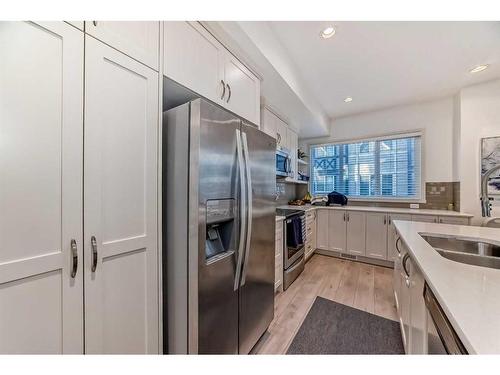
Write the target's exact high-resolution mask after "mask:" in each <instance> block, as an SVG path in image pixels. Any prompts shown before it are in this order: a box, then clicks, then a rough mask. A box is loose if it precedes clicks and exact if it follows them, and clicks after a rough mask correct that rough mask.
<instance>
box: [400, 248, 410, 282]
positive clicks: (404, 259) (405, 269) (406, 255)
mask: <svg viewBox="0 0 500 375" xmlns="http://www.w3.org/2000/svg"><path fill="white" fill-rule="evenodd" d="M408 258H410V254H408V253H406V254H405V256H404V257H403V260H402V262H401V263H402V264H403V270H404V271H405V274H406V276H407V277H410V272H408V269H407V268H406V261H407V260H408Z"/></svg>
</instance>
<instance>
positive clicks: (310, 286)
mask: <svg viewBox="0 0 500 375" xmlns="http://www.w3.org/2000/svg"><path fill="white" fill-rule="evenodd" d="M316 296H320V297H323V298H328V299H330V300H332V301H336V302H339V303H342V304H344V305H348V306H352V307H354V308H357V309H360V310H364V311H367V312H370V313H372V314H376V315H380V316H383V317H385V318H388V319H392V320H397V318H396V307H395V304H394V296H393V289H392V269H390V268H385V267H379V266H373V265H369V264H364V263H358V262H352V261H349V260H344V259H338V258H333V257H328V256H324V255H319V254H315V255H313V257H312V258H311V259H310V260H309V261H308V262H307V263H306V266H305V270H304V272H302V274H301V275H300V276H299V277H298V278H297V280H295V282H294V283H293V284H292V285H291V286H290V287H289V288H288V289H287V290H286V291H285V292H282V293H278V294H277V295H276V299H275V305H274V320H273V321H272V322H271V325H270V326H269V330H268V332H267V333H266V334H265V335H264V337H262V338H261V340H260V342H259V343H258V344H257V345H256V347H255V348H254V350H253V353H256V354H284V353H286V351H287V349H288V346H289V345H290V343H291V342H292V339H293V337H294V336H295V334H296V333H297V331H298V329H299V327H300V326H301V324H302V322H303V320H304V318H305V316H306V315H307V313H308V311H309V309H310V307H311V306H312V303H313V302H314V300H315V299H316Z"/></svg>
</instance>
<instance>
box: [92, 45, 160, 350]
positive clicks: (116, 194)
mask: <svg viewBox="0 0 500 375" xmlns="http://www.w3.org/2000/svg"><path fill="white" fill-rule="evenodd" d="M86 38H87V40H86V52H85V147H86V152H85V160H84V165H85V168H84V176H85V178H84V181H85V189H84V191H85V195H84V202H85V204H84V224H85V238H84V244H85V262H84V267H85V327H86V332H85V346H86V352H87V353H121V354H132V353H135V354H138V353H157V352H158V275H157V255H158V254H157V220H156V217H157V216H156V215H157V211H156V210H157V198H156V197H157V177H156V175H157V173H156V166H157V158H158V155H157V151H156V150H157V133H158V73H157V72H155V71H154V70H152V69H150V68H148V67H147V66H145V65H143V64H140V63H138V62H137V61H135V60H134V59H132V58H130V57H128V56H126V55H124V54H122V53H120V52H118V51H116V50H115V49H113V48H111V47H109V46H107V45H105V44H103V43H101V42H99V41H97V40H95V39H93V38H91V37H89V36H86Z"/></svg>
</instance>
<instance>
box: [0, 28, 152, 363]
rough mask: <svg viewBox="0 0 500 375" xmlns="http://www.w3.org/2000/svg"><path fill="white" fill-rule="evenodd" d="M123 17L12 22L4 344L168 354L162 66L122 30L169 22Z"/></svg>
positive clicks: (1, 312) (0, 327)
mask: <svg viewBox="0 0 500 375" xmlns="http://www.w3.org/2000/svg"><path fill="white" fill-rule="evenodd" d="M86 24H87V23H86ZM124 24H125V25H123V23H122V24H120V25H119V27H120V29H119V30H118V31H119V32H113V24H112V23H111V24H109V25H103V26H106V30H104V31H103V32H98V31H97V30H96V28H99V23H96V25H95V24H93V26H92V32H93V35H95V36H96V38H100V39H101V40H98V39H96V38H95V37H93V36H91V35H89V34H85V33H84V32H83V31H81V30H79V29H77V28H76V27H74V26H71V25H70V24H68V23H65V22H47V23H45V22H41V23H32V22H1V23H0V50H1V51H2V58H1V59H0V72H1V73H0V103H1V105H0V134H1V137H0V147H1V150H2V156H1V158H0V176H1V183H0V353H2V354H4V353H123V354H127V353H158V350H159V342H158V341H159V337H158V334H159V329H158V324H159V316H158V263H157V262H158V245H157V237H158V234H157V211H156V210H157V186H158V180H157V179H158V176H157V149H158V135H157V134H158V118H159V117H158V113H159V107H158V106H159V101H158V82H159V78H158V72H157V71H156V70H155V69H154V68H155V67H156V68H157V67H158V63H157V62H156V63H155V58H154V56H155V54H154V53H153V52H152V51H150V52H151V53H148V51H147V49H148V48H149V47H148V46H145V47H144V48H139V47H138V46H132V48H129V50H128V51H121V50H120V46H123V45H125V44H124V41H123V40H122V41H120V40H119V37H120V35H124V36H126V37H127V38H130V35H131V33H134V32H137V37H136V38H131V40H133V41H134V42H136V43H140V41H141V40H142V39H144V33H148V35H155V33H156V36H157V38H158V43H156V45H154V44H155V43H152V45H153V47H154V48H158V45H159V33H160V29H159V22H147V23H146V24H147V25H144V24H145V23H144V22H137V23H136V22H130V23H129V24H130V31H129V32H128V33H127V32H125V31H124V30H126V28H127V25H126V24H127V23H124ZM86 29H87V28H86ZM154 30H156V31H154ZM109 35H112V38H109V39H107V38H108V36H109ZM141 38H142V39H141ZM147 39H148V40H150V38H149V37H148V38H147ZM134 51H138V52H137V54H134ZM124 52H125V53H124ZM156 56H157V55H156ZM151 66H152V67H151Z"/></svg>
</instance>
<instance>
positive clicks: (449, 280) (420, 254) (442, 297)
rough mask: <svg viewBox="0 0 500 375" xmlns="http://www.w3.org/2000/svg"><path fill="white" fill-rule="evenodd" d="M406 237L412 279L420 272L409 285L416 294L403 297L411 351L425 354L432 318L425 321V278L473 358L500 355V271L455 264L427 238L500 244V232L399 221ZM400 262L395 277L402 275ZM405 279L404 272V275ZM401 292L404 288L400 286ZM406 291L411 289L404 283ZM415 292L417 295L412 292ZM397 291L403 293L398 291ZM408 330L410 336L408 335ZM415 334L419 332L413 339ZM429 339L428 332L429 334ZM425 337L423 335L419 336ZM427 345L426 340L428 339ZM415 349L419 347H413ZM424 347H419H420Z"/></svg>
mask: <svg viewBox="0 0 500 375" xmlns="http://www.w3.org/2000/svg"><path fill="white" fill-rule="evenodd" d="M394 224H395V227H396V230H397V233H398V234H399V236H400V238H401V244H400V246H399V247H400V249H401V253H402V254H403V253H404V252H408V254H409V258H410V260H411V261H410V267H408V266H407V269H408V268H409V269H410V270H409V271H410V275H411V273H412V271H417V272H416V275H417V278H416V279H417V281H416V282H415V281H414V280H413V279H412V276H414V275H415V273H413V275H411V276H410V278H409V279H408V281H407V283H406V284H407V285H408V289H409V290H410V292H404V291H403V292H402V293H400V295H399V298H397V299H399V301H398V304H399V306H398V312H399V313H402V317H401V318H400V319H401V320H402V328H403V339H404V340H405V337H404V336H405V334H406V335H409V337H406V340H407V352H410V353H412V352H413V353H418V352H420V350H421V349H422V348H424V350H425V347H426V345H425V342H423V343H422V342H421V339H422V336H421V335H419V332H420V331H421V330H423V329H424V330H425V327H424V326H423V324H424V325H425V324H426V319H427V317H424V319H423V321H422V309H423V308H424V309H425V306H424V307H422V303H423V299H420V298H419V296H421V292H422V290H421V287H422V285H423V280H421V282H420V283H419V281H418V278H419V275H421V277H422V278H423V279H424V280H425V282H426V283H427V284H428V285H429V286H430V288H431V290H432V292H433V294H434V295H435V297H436V299H437V301H438V303H439V305H440V306H441V308H442V309H443V312H444V313H445V315H446V317H447V318H448V320H449V321H450V323H451V325H452V327H453V329H454V330H455V332H456V334H457V335H458V337H459V339H460V340H461V342H462V344H463V345H464V346H465V348H466V350H467V351H468V352H469V353H471V354H473V353H477V354H499V353H500V269H493V268H487V267H480V266H475V265H469V264H464V263H460V262H457V261H453V260H449V259H447V258H444V257H443V256H441V255H440V254H439V253H438V252H437V251H436V250H435V249H434V248H433V247H432V246H431V245H430V244H429V243H428V242H427V241H426V240H425V239H424V238H422V236H423V235H424V236H436V237H446V238H457V239H464V240H472V241H478V242H480V241H484V242H488V243H492V244H494V245H498V246H500V230H499V229H496V228H484V227H475V226H462V225H447V224H435V223H422V222H409V221H397V220H396V221H395V222H394ZM397 264H398V263H397V262H396V266H395V267H396V268H395V269H396V271H395V277H396V276H397V274H398V267H397ZM403 275H404V274H403ZM395 285H396V286H395V290H396V291H397V289H398V287H399V285H400V284H395ZM401 288H402V290H405V286H404V283H403V285H402V287H401ZM412 288H414V290H415V292H413V291H411V289H412ZM396 293H397V292H396ZM405 331H406V332H405ZM412 332H416V334H415V335H414V336H415V337H412ZM423 333H424V335H423V336H425V334H426V332H423ZM417 336H420V337H417ZM424 341H425V340H424ZM412 345H413V347H412ZM417 347H418V348H417Z"/></svg>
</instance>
